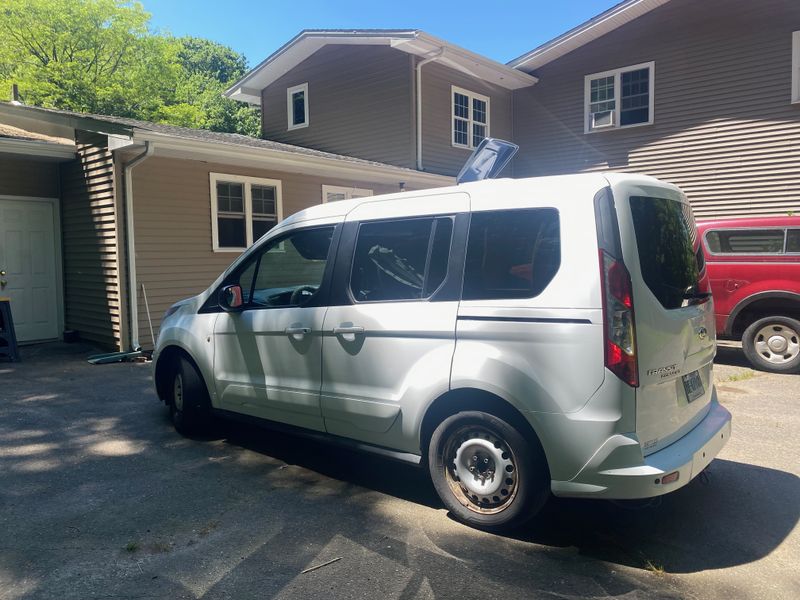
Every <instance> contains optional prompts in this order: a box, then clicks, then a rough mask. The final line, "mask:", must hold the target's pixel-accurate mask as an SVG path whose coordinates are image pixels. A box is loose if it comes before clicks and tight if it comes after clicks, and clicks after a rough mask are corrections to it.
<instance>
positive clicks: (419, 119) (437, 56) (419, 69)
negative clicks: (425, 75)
mask: <svg viewBox="0 0 800 600" xmlns="http://www.w3.org/2000/svg"><path fill="white" fill-rule="evenodd" d="M443 55H444V46H442V47H441V48H439V51H438V52H437V53H436V54H434V55H433V56H430V57H428V58H426V59H425V60H421V61H420V62H418V63H417V66H416V67H414V70H415V71H416V75H417V85H416V88H417V106H416V108H417V171H422V67H424V66H425V65H427V64H428V63H429V62H433V61H435V60H439V59H440V58H441V57H442V56H443Z"/></svg>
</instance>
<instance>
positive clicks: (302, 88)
mask: <svg viewBox="0 0 800 600" xmlns="http://www.w3.org/2000/svg"><path fill="white" fill-rule="evenodd" d="M296 92H303V98H304V102H303V109H304V111H305V114H304V115H303V122H302V123H299V124H297V125H295V124H294V102H292V96H293V95H294V94H295V93H296ZM286 126H287V128H288V129H289V130H290V131H291V130H292V129H301V128H303V127H308V82H306V83H301V84H300V85H295V86H293V87H290V88H287V89H286Z"/></svg>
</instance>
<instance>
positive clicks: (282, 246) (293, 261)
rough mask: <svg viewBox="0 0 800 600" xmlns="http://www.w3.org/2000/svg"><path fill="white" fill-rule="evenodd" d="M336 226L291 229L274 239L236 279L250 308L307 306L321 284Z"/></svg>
mask: <svg viewBox="0 0 800 600" xmlns="http://www.w3.org/2000/svg"><path fill="white" fill-rule="evenodd" d="M333 229H334V228H333V227H319V228H315V229H303V230H298V231H295V232H292V233H290V234H288V235H286V236H282V237H280V238H276V239H274V240H271V241H270V242H269V243H268V244H266V245H264V246H263V247H262V248H261V249H260V250H259V251H258V252H257V253H255V254H254V255H253V257H252V259H251V261H250V262H249V263H248V264H247V265H246V266H245V267H244V268H243V269H242V270H241V271H240V272H239V275H238V276H237V277H236V278H235V279H234V281H235V283H238V284H239V285H240V286H241V288H242V299H243V300H244V303H245V305H246V306H247V307H248V308H285V307H290V306H306V305H308V304H310V303H311V300H312V299H314V298H315V296H316V294H317V290H318V289H319V287H320V285H321V284H322V277H323V275H324V273H325V265H326V264H327V260H328V251H329V249H330V245H331V239H332V237H333Z"/></svg>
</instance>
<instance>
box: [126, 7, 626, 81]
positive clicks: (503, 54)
mask: <svg viewBox="0 0 800 600" xmlns="http://www.w3.org/2000/svg"><path fill="white" fill-rule="evenodd" d="M140 1H141V2H142V4H143V5H144V7H145V9H146V10H147V11H148V12H149V13H151V14H152V21H151V25H152V26H153V27H155V28H158V29H163V30H167V31H170V32H172V33H173V34H175V35H179V36H180V35H194V36H197V37H204V38H208V39H211V40H214V41H216V42H220V43H222V44H225V45H227V46H231V47H232V48H233V49H234V50H237V51H238V52H241V53H243V54H244V55H245V56H246V57H247V59H248V61H249V63H250V66H253V65H255V64H257V63H258V62H260V61H261V60H263V59H264V58H266V57H267V56H269V54H271V53H272V52H273V51H275V50H276V49H277V48H279V47H280V46H282V45H283V44H284V43H286V42H287V41H288V40H289V39H291V38H292V37H294V36H295V35H296V34H297V33H298V32H299V31H300V30H301V29H325V28H330V29H340V28H349V27H353V28H387V29H402V28H409V29H422V30H424V31H426V32H427V33H430V34H431V35H435V36H437V37H441V38H444V39H445V40H447V41H449V42H453V43H455V44H458V45H459V46H463V47H465V48H467V49H469V50H472V51H473V52H477V53H479V54H483V55H485V56H488V57H489V58H493V59H495V60H497V61H500V62H507V61H509V60H511V59H512V58H516V57H517V56H519V55H520V54H523V53H525V52H527V51H528V50H531V49H533V48H535V47H536V46H538V45H539V44H541V43H543V42H546V41H547V40H549V39H551V38H553V37H555V36H557V35H559V34H561V33H563V32H565V31H567V30H568V29H571V28H572V27H574V26H575V25H578V24H580V23H582V22H584V21H586V20H587V19H590V18H591V17H593V16H595V15H597V14H598V13H601V12H603V11H604V10H606V9H608V8H610V7H611V6H613V5H614V4H616V2H617V0H561V1H560V2H559V1H556V2H554V1H553V0H549V1H545V0H528V1H527V2H525V1H517V2H509V1H503V0H494V1H491V0H489V1H486V0H483V1H482V2H476V1H474V0H462V1H460V2H432V1H427V2H424V1H419V0H393V1H391V2H381V1H380V0H374V1H373V2H365V1H362V0H338V1H334V0H329V1H325V0H303V1H298V0H294V1H291V0H289V1H287V0H279V1H276V0H260V1H259V0H140Z"/></svg>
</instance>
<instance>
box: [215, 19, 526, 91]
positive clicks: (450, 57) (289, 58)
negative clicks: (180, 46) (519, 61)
mask: <svg viewBox="0 0 800 600" xmlns="http://www.w3.org/2000/svg"><path fill="white" fill-rule="evenodd" d="M328 44H347V45H359V46H390V47H392V48H396V49H397V50H401V51H403V52H407V53H409V54H413V55H416V56H420V57H423V58H427V57H430V56H435V55H436V54H437V53H438V52H440V51H442V50H443V54H442V55H441V57H440V58H438V62H440V63H442V64H444V65H447V66H448V67H451V68H453V69H455V70H457V71H460V72H462V73H466V74H467V75H470V76H472V77H476V78H478V79H482V80H484V81H488V82H490V83H493V84H495V85H499V86H501V87H504V88H506V89H510V90H514V89H519V88H523V87H528V86H531V85H533V84H535V83H536V81H537V79H536V78H535V77H533V76H531V75H528V74H527V73H523V72H521V71H519V70H516V69H512V68H511V67H508V66H506V65H504V64H502V63H499V62H496V61H494V60H492V59H490V58H487V57H485V56H481V55H480V54H475V53H474V52H470V51H469V50H466V49H465V48H462V47H460V46H456V45H455V44H451V43H450V42H446V41H445V40H442V39H439V38H437V37H434V36H432V35H428V34H427V33H425V32H424V31H420V30H419V29H304V30H303V31H301V32H300V33H299V34H298V35H296V36H295V37H294V38H292V39H291V40H289V41H288V42H287V43H286V44H284V45H283V46H281V47H280V48H279V49H278V50H276V51H275V52H273V53H272V54H271V55H270V56H268V57H267V58H266V59H264V60H263V61H262V62H261V63H260V64H258V65H257V66H256V67H255V68H253V69H252V70H250V72H248V73H247V74H246V75H245V76H244V77H242V78H241V79H240V80H239V81H237V82H236V83H234V84H233V85H232V86H231V87H230V88H228V89H227V90H226V91H225V96H227V97H228V98H231V99H233V100H240V101H242V102H248V103H251V104H259V103H260V102H261V90H263V89H264V88H265V87H267V86H268V85H270V84H271V83H273V82H274V81H275V80H277V79H278V78H279V77H281V76H283V75H284V74H285V73H286V72H288V71H290V70H291V69H293V68H295V67H296V66H297V65H298V64H300V63H301V62H302V61H304V60H305V59H307V58H308V57H309V56H311V55H312V54H314V53H315V52H316V51H317V50H319V49H320V48H322V47H324V46H326V45H328Z"/></svg>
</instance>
